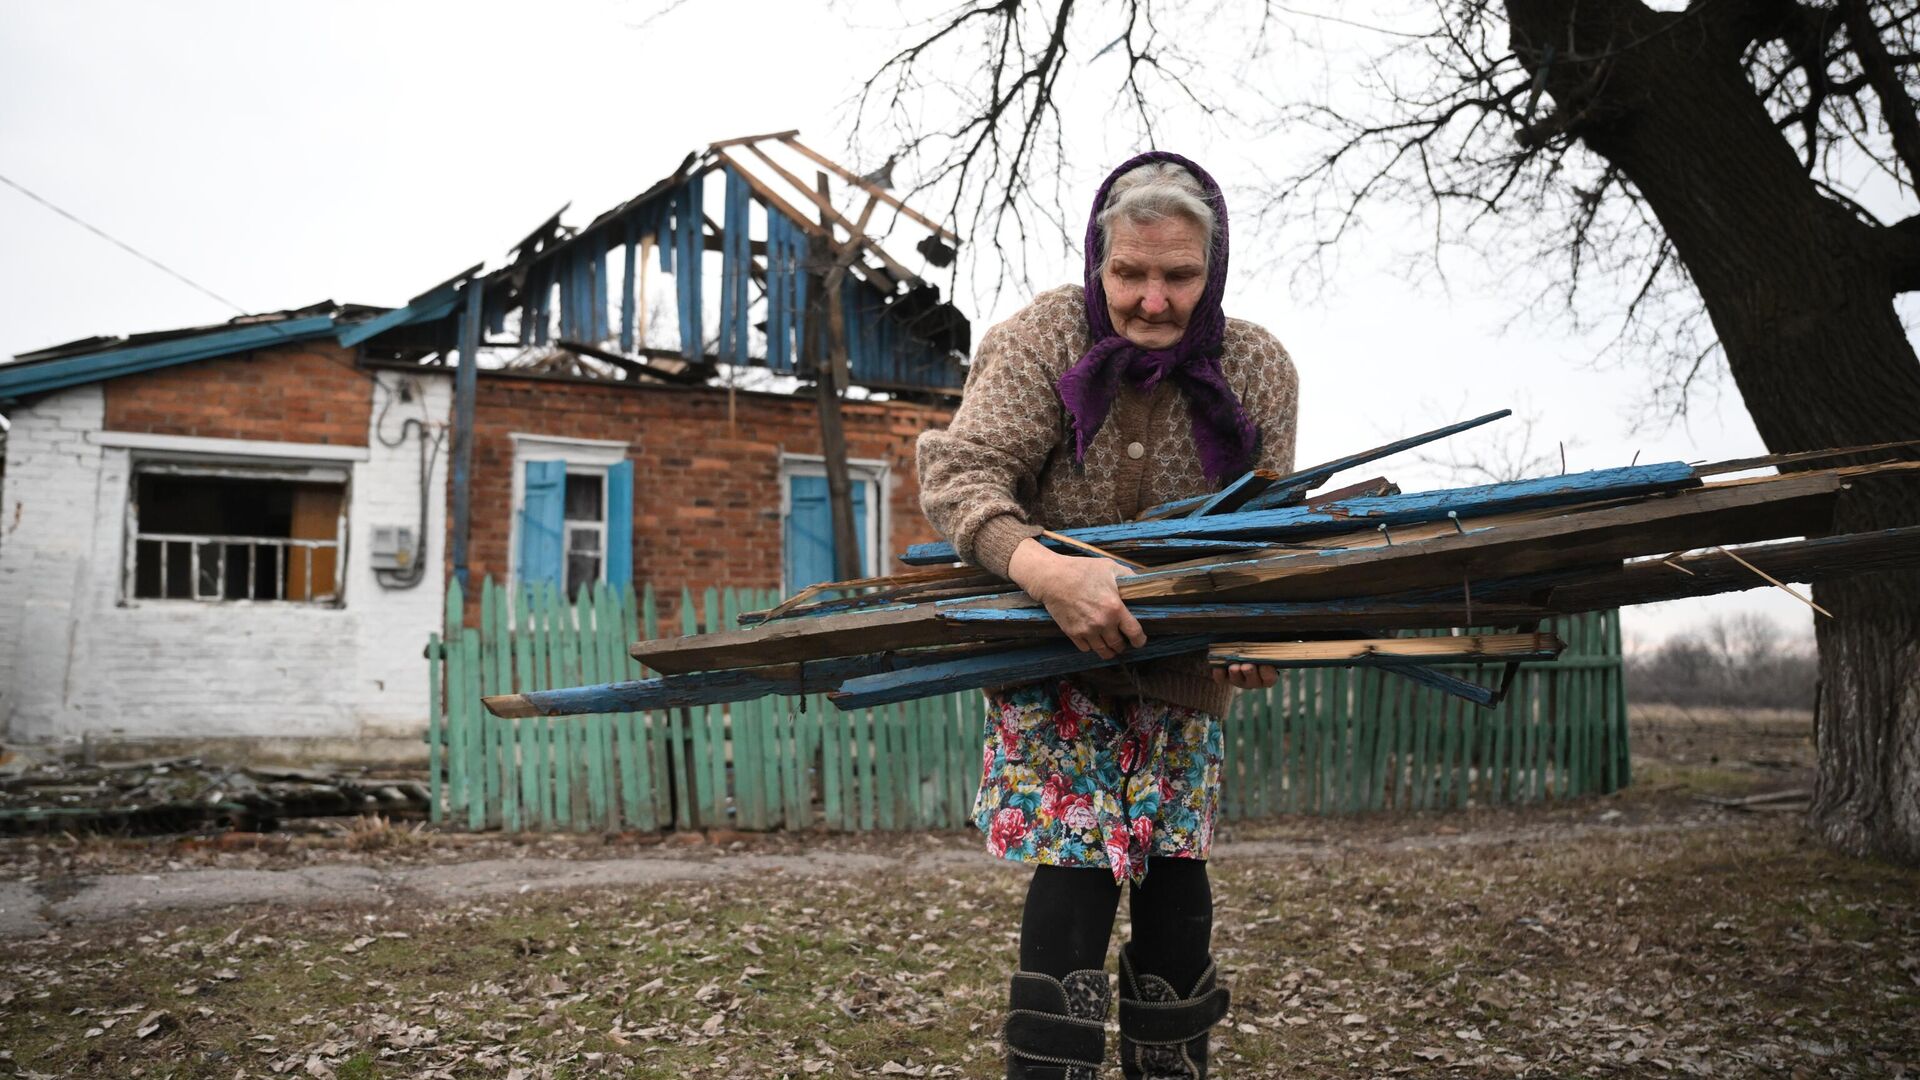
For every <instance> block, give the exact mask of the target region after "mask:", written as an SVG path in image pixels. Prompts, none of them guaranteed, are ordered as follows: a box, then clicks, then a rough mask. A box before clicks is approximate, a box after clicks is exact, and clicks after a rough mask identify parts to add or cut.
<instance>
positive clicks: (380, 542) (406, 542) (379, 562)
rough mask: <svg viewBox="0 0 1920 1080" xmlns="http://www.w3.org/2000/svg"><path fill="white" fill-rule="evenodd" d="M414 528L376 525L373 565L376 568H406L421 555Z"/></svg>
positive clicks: (374, 529)
mask: <svg viewBox="0 0 1920 1080" xmlns="http://www.w3.org/2000/svg"><path fill="white" fill-rule="evenodd" d="M419 553H420V552H419V548H418V547H417V546H416V545H415V542H414V536H413V530H412V529H411V528H408V527H407V526H405V525H376V526H374V528H373V554H372V559H373V561H372V566H373V568H374V569H375V570H405V569H407V568H409V567H411V566H412V565H413V560H414V559H415V558H416V557H418V555H419Z"/></svg>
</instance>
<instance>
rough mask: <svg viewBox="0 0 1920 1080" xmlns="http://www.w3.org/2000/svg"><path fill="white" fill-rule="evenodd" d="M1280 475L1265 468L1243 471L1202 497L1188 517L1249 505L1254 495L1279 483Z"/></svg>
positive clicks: (1206, 515) (1237, 508) (1208, 515)
mask: <svg viewBox="0 0 1920 1080" xmlns="http://www.w3.org/2000/svg"><path fill="white" fill-rule="evenodd" d="M1279 480H1280V477H1279V476H1278V475H1277V474H1275V473H1271V472H1267V471H1266V470H1264V469H1254V470H1253V471H1251V472H1247V473H1242V474H1241V476H1240V479H1238V480H1235V481H1234V482H1233V483H1231V484H1228V485H1227V486H1226V487H1223V488H1221V489H1220V490H1219V491H1216V492H1214V493H1213V494H1212V495H1209V496H1207V497H1206V498H1205V499H1202V500H1201V502H1200V505H1198V506H1196V507H1194V508H1193V509H1192V510H1191V511H1189V512H1188V514H1187V516H1188V517H1212V516H1213V515H1215V514H1231V513H1233V512H1234V511H1236V510H1239V509H1240V508H1242V507H1244V506H1246V505H1247V503H1248V502H1250V501H1252V499H1253V497H1254V496H1256V495H1259V494H1260V493H1261V492H1263V491H1265V490H1267V489H1268V488H1270V487H1272V486H1273V485H1274V484H1276V483H1278V482H1279Z"/></svg>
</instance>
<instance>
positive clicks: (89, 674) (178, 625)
mask: <svg viewBox="0 0 1920 1080" xmlns="http://www.w3.org/2000/svg"><path fill="white" fill-rule="evenodd" d="M403 377H406V376H403V375H401V374H398V373H390V372H382V373H380V374H379V375H378V378H379V380H380V381H381V383H382V384H383V385H385V386H387V387H389V388H390V389H391V388H394V387H396V386H397V385H398V382H399V381H400V379H402V378H403ZM413 381H414V383H415V386H416V387H417V389H418V391H419V392H418V393H416V394H415V395H414V401H412V402H409V403H404V404H403V403H400V402H398V401H396V402H395V403H394V404H393V406H392V408H390V409H389V410H388V412H387V415H386V417H385V418H384V435H385V437H386V439H387V440H389V441H391V440H394V439H397V438H399V437H400V434H401V425H402V423H403V422H404V421H405V420H406V419H408V418H413V419H423V418H424V419H425V420H426V421H427V423H428V424H429V426H430V429H431V430H432V431H438V430H441V425H443V424H444V423H445V422H446V419H447V416H448V412H449V406H450V398H451V386H450V385H449V380H447V379H445V378H442V377H438V376H434V375H422V376H418V377H413ZM368 392H369V393H370V394H375V395H376V399H375V402H374V408H373V410H372V412H373V416H374V418H375V421H374V422H375V423H381V417H380V405H381V404H382V399H381V397H380V396H379V392H378V391H376V390H375V389H374V387H373V386H372V385H371V383H369V386H368ZM103 412H104V408H103V398H102V393H101V388H100V387H99V386H86V387H79V388H75V389H72V390H67V391H63V392H60V393H56V394H53V395H50V396H49V397H46V398H43V399H41V400H39V401H37V402H35V403H34V404H32V405H30V406H27V407H23V408H19V409H16V410H15V411H14V412H13V414H12V416H11V419H12V421H13V428H12V431H11V432H10V433H9V436H8V446H7V459H8V460H7V471H6V479H5V487H4V490H0V503H3V505H4V523H0V734H6V735H7V736H8V737H10V738H13V739H16V740H21V741H41V740H60V739H72V738H78V737H80V736H81V735H83V734H90V735H92V736H95V737H97V738H169V739H171V738H209V737H231V736H266V737H275V738H312V737H317V738H335V739H338V738H346V739H353V738H374V737H382V736H417V735H418V734H419V733H420V732H421V731H423V730H424V729H425V726H426V717H427V707H428V706H427V679H426V663H425V661H424V660H423V659H422V657H421V650H422V648H423V647H424V646H425V644H426V640H427V635H428V634H429V633H431V632H432V631H433V630H434V629H436V628H437V627H438V626H439V625H440V622H441V619H442V612H443V605H444V600H445V591H444V586H443V573H442V566H443V565H444V559H445V554H446V553H445V552H444V551H442V550H441V549H440V545H441V543H442V542H443V538H444V537H445V536H446V523H445V509H446V505H447V474H448V471H449V470H448V461H449V457H450V455H449V453H448V447H447V446H446V445H444V444H443V445H442V446H441V447H440V451H439V454H438V455H437V457H436V459H435V460H434V464H433V471H432V475H431V478H430V481H429V489H428V499H427V506H428V515H429V517H428V526H427V530H426V538H427V547H426V549H425V552H424V558H425V559H426V562H427V570H426V573H425V575H424V576H423V577H422V579H421V581H420V583H419V584H418V585H417V586H415V587H413V588H411V589H405V590H400V589H390V588H386V587H384V586H382V585H381V584H380V583H379V581H377V580H376V576H375V573H374V571H373V569H372V568H371V565H370V563H371V560H370V558H369V553H370V551H371V549H372V538H373V530H374V528H375V527H376V526H404V527H406V528H409V529H418V527H419V513H420V504H419V498H420V489H419V483H420V443H419V436H418V433H417V431H415V430H408V431H407V433H406V438H405V440H404V441H403V442H401V443H400V444H399V445H398V446H393V447H389V446H386V445H384V443H383V442H382V441H381V438H380V437H379V435H380V434H381V433H379V432H373V433H370V437H369V439H368V445H367V446H366V447H305V446H300V445H298V444H288V443H265V442H259V443H256V442H253V441H245V442H243V441H240V440H226V439H221V440H212V439H192V438H179V437H170V436H155V435H129V434H125V433H116V432H104V431H102V430H101V422H102V416H103ZM142 455H148V456H151V455H165V456H167V457H170V458H176V459H182V460H205V461H209V462H213V461H221V460H229V461H231V460H248V459H254V460H259V459H264V458H270V459H272V460H277V461H283V462H284V461H301V460H306V461H311V462H313V463H315V464H332V465H338V466H343V467H345V468H347V469H348V470H350V473H351V480H350V484H351V487H350V495H349V500H348V511H347V536H348V541H347V552H346V556H345V558H346V570H345V575H344V595H345V604H344V606H341V607H337V608H335V607H321V606H306V605H301V604H290V603H273V602H251V603H236V602H200V601H193V600H153V599H141V600H135V599H128V598H127V597H128V595H129V594H130V593H131V590H130V589H125V588H123V582H122V577H123V574H124V573H125V570H124V567H125V563H126V559H125V552H126V545H127V523H128V516H127V507H128V499H129V485H130V484H131V482H132V473H133V467H134V463H135V462H136V460H138V459H140V458H141V456H142Z"/></svg>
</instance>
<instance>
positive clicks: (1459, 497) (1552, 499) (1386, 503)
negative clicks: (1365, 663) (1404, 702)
mask: <svg viewBox="0 0 1920 1080" xmlns="http://www.w3.org/2000/svg"><path fill="white" fill-rule="evenodd" d="M1693 483H1695V478H1694V472H1693V468H1692V467H1691V466H1689V465H1687V464H1686V463H1685V462H1682V461H1668V462H1661V463H1659V464H1654V465H1635V466H1631V467H1628V468H1623V469H1595V470H1593V471H1592V472H1583V473H1569V474H1567V475H1564V476H1546V477H1539V478H1536V479H1531V480H1514V481H1509V482H1507V483H1501V484H1483V485H1480V486H1478V487H1465V488H1444V489H1440V490H1436V491H1416V492H1412V493H1408V494H1400V495H1375V496H1364V497H1362V498H1357V499H1342V500H1340V501H1338V502H1333V503H1326V504H1324V505H1321V506H1316V507H1305V506H1289V507H1283V508H1280V509H1275V510H1243V511H1241V512H1240V513H1237V514H1219V515H1216V516H1214V517H1205V518H1174V519H1170V520H1164V521H1129V522H1122V523H1120V524H1116V525H1095V526H1093V527H1091V528H1085V529H1069V530H1067V531H1066V533H1065V535H1067V536H1070V537H1072V538H1073V539H1075V540H1079V541H1081V542H1083V543H1088V544H1093V545H1095V546H1096V547H1099V546H1105V545H1108V544H1116V543H1121V542H1124V541H1131V540H1158V539H1167V538H1173V537H1184V538H1188V539H1229V540H1240V539H1255V538H1257V539H1261V540H1266V541H1270V542H1275V543H1285V542H1287V541H1289V540H1294V539H1299V538H1304V537H1310V536H1319V535H1324V534H1327V533H1335V532H1349V531H1352V530H1354V529H1356V528H1364V527H1366V526H1369V525H1375V524H1388V525H1404V524H1410V523H1414V522H1422V521H1440V520H1444V519H1445V518H1446V515H1447V511H1449V510H1454V511H1458V512H1459V513H1460V514H1461V516H1463V517H1466V516H1474V515H1482V514H1496V513H1506V512H1509V511H1514V510H1526V509H1535V508H1540V507H1550V506H1564V505H1568V504H1570V503H1579V502H1587V501H1590V500H1594V499H1610V498H1620V497H1623V496H1627V495H1644V494H1649V493H1651V492H1656V491H1667V490H1672V489H1674V488H1679V487H1685V486H1689V485H1692V484H1693ZM1042 542H1043V543H1045V544H1047V545H1048V546H1050V547H1055V548H1059V547H1061V546H1062V545H1060V544H1058V542H1056V541H1052V540H1044V539H1043V540H1042ZM956 557H957V556H956V555H955V554H954V550H953V545H952V544H949V543H944V542H942V543H936V544H915V545H913V546H912V547H910V548H908V549H907V553H906V555H904V556H902V560H901V561H903V562H905V563H907V564H909V565H912V566H926V565H934V564H939V563H949V562H953V561H954V560H955V558H956Z"/></svg>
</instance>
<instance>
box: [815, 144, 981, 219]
mask: <svg viewBox="0 0 1920 1080" xmlns="http://www.w3.org/2000/svg"><path fill="white" fill-rule="evenodd" d="M780 141H781V142H783V143H786V144H787V145H788V146H791V147H793V148H794V149H795V150H798V151H799V152H800V153H802V154H805V155H806V156H807V157H809V158H811V159H813V161H814V162H815V163H816V164H819V165H823V166H825V167H826V168H828V169H831V170H833V171H834V172H835V173H838V174H839V176H840V179H842V180H845V181H846V182H847V183H849V184H852V185H854V186H856V187H858V188H859V189H860V190H862V191H864V192H866V193H867V194H869V195H872V196H873V197H874V198H876V199H879V200H880V201H881V202H884V203H886V204H887V205H888V206H891V207H893V208H894V209H895V210H898V211H900V212H901V213H902V214H905V215H906V216H907V217H909V218H912V219H913V220H915V221H917V222H919V223H920V224H922V225H925V226H926V227H927V228H929V229H932V230H933V231H934V233H935V234H936V235H938V236H940V237H942V238H943V239H945V240H947V241H948V242H949V243H952V244H956V245H957V244H959V243H960V237H959V236H958V235H956V234H955V233H954V232H953V231H952V230H951V229H948V228H946V227H945V226H943V225H941V224H939V223H938V222H936V221H934V220H933V219H932V218H930V217H928V216H926V215H925V214H922V213H921V212H920V211H918V210H915V209H914V208H913V207H911V206H908V205H907V204H906V203H903V202H901V201H900V200H899V199H897V198H895V197H894V196H893V195H891V194H889V193H888V192H887V190H886V189H885V188H883V187H881V186H880V185H878V184H875V183H873V182H872V181H870V180H867V179H865V178H863V177H859V176H856V175H854V174H853V173H851V172H848V171H847V168H846V166H844V165H841V164H840V163H839V162H837V161H834V160H833V159H832V158H829V157H827V156H826V155H825V154H822V153H820V152H818V151H816V150H814V149H812V148H810V147H808V146H807V145H806V144H805V143H802V142H801V141H800V140H799V139H795V138H791V137H788V138H783V139H781V140H780Z"/></svg>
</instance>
